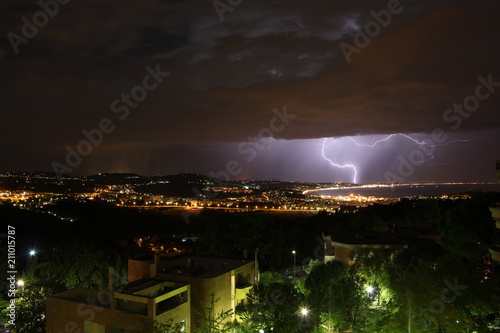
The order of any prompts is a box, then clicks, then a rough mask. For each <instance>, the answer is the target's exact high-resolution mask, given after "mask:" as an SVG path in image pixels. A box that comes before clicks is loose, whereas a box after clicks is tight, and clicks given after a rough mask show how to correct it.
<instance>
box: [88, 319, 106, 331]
mask: <svg viewBox="0 0 500 333" xmlns="http://www.w3.org/2000/svg"><path fill="white" fill-rule="evenodd" d="M83 331H84V333H104V325H101V324H98V323H93V322H91V321H85V322H84V328H83Z"/></svg>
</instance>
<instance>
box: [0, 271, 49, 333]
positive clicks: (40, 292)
mask: <svg viewBox="0 0 500 333" xmlns="http://www.w3.org/2000/svg"><path fill="white" fill-rule="evenodd" d="M51 293H52V290H51V289H50V288H46V287H44V286H43V285H42V284H41V283H40V281H39V280H37V279H32V280H31V281H29V283H28V282H25V285H24V287H22V288H19V289H17V290H16V292H15V301H14V305H15V308H16V319H15V325H14V326H13V327H12V329H15V332H17V333H44V332H45V299H46V298H47V296H48V295H50V294H51ZM7 310H8V309H5V310H4V311H7ZM10 326H11V325H10ZM10 326H9V325H8V326H7V327H10Z"/></svg>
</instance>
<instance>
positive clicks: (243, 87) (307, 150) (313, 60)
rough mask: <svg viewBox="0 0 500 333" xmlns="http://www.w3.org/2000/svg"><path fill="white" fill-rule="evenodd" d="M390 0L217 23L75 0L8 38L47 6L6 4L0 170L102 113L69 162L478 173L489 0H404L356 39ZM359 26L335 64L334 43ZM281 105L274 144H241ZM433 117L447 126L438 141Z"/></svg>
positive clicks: (52, 149) (164, 7) (347, 173)
mask: <svg viewBox="0 0 500 333" xmlns="http://www.w3.org/2000/svg"><path fill="white" fill-rule="evenodd" d="M387 5H388V2H387V1H386V0H359V1H324V0H311V1H289V0H284V1H271V2H270V1H268V0H252V1H250V0H247V1H242V2H240V3H239V5H237V6H236V7H235V8H234V9H233V10H232V11H227V12H225V13H224V17H223V18H224V19H223V20H221V18H220V15H219V14H218V13H217V12H216V10H214V6H213V5H212V2H210V1H201V0H193V1H164V0H150V1H146V2H142V1H136V0H120V1H118V0H88V1H71V2H68V3H67V4H65V5H64V6H61V8H60V9H59V11H58V13H57V14H56V15H53V17H52V16H51V17H50V19H48V21H47V22H46V24H44V25H43V26H40V27H39V28H38V29H37V32H36V33H33V34H31V35H30V36H29V37H26V38H25V40H22V41H21V39H17V41H21V42H19V43H18V44H17V45H15V44H16V43H15V42H13V40H12V38H11V37H12V36H13V35H12V34H17V35H18V36H21V35H23V34H25V32H26V28H25V27H23V24H25V22H26V21H30V20H32V18H33V17H34V16H35V14H36V15H38V16H37V17H41V16H40V14H37V13H39V12H40V10H42V9H41V7H40V5H39V4H38V2H36V1H32V0H6V1H4V3H3V8H4V10H3V11H2V15H3V17H2V20H0V30H1V31H2V34H3V36H6V37H7V38H4V39H2V40H1V41H0V72H1V73H2V75H1V76H0V85H1V87H2V89H0V112H1V115H2V124H4V126H3V129H2V131H0V140H1V142H2V145H0V156H1V160H0V171H13V170H21V171H53V163H54V161H57V162H61V163H63V162H65V160H66V159H67V155H68V147H70V148H72V149H77V147H78V144H79V143H81V142H82V140H86V137H85V134H83V133H89V132H92V131H93V130H95V129H96V128H98V127H99V126H100V125H101V124H102V121H103V119H104V120H105V123H106V120H107V119H109V120H110V122H107V124H108V125H109V128H108V129H109V131H108V132H107V133H105V135H103V137H102V140H101V138H100V136H99V135H95V136H94V141H96V142H98V144H95V145H94V147H91V148H92V149H91V152H90V153H88V154H87V153H85V156H83V158H82V159H81V161H80V162H79V163H73V164H74V165H75V166H74V167H71V171H70V172H71V174H73V175H82V174H92V173H98V172H134V173H138V174H143V175H153V174H173V173H180V172H185V171H189V172H197V173H202V174H209V173H210V172H211V171H212V172H215V173H217V172H219V171H221V170H226V168H227V163H228V162H229V161H231V160H235V161H237V162H238V166H239V167H241V171H240V172H239V173H238V174H237V175H236V174H235V175H234V178H238V179H248V178H254V179H287V180H301V181H316V182H317V181H322V182H331V181H343V182H353V181H357V182H360V183H365V182H387V181H388V180H391V179H393V180H401V179H404V180H406V181H430V180H433V181H476V180H480V181H491V180H492V177H491V173H492V170H493V169H494V166H495V160H497V159H500V143H499V141H498V140H499V138H500V62H499V61H498V55H499V54H500V39H499V38H498V31H500V20H498V17H500V2H498V1H496V0H484V1H479V2H474V1H456V0H432V1H402V2H400V7H401V8H400V9H398V10H397V14H394V15H392V16H391V19H390V22H387V24H384V25H385V26H384V27H383V29H382V28H381V29H380V31H379V32H377V33H376V34H375V35H373V34H372V36H371V37H370V38H369V41H365V42H364V43H362V44H363V45H359V44H360V43H359V38H358V37H356V36H358V33H359V30H360V29H361V30H362V29H364V28H365V27H367V26H368V24H369V23H370V22H375V21H374V16H373V14H372V13H373V12H374V11H375V12H380V11H381V10H385V9H386V8H387ZM398 8H399V7H398ZM47 17H48V16H47ZM373 24H374V23H371V26H373ZM23 31H24V32H23ZM9 36H10V37H9ZM9 38H10V40H9ZM356 38H358V46H357V47H358V48H359V52H355V53H353V54H351V55H350V61H349V62H348V61H346V57H345V54H344V53H343V49H342V48H341V45H345V44H346V43H347V44H349V45H354V46H355V45H356V40H357V39H356ZM13 43H14V45H13ZM148 68H149V69H148ZM155 71H156V72H157V74H156V75H155V74H154V72H155ZM158 72H160V73H167V72H168V73H169V74H168V75H166V74H158ZM148 73H149V74H148ZM145 75H152V77H150V78H149V79H146V77H145ZM478 84H481V85H482V86H481V87H480V88H478ZM141 89H142V90H141ZM146 94H147V96H146ZM130 95H134V96H135V97H136V98H137V100H136V101H135V102H130V104H126V103H125V102H121V103H119V104H115V103H114V102H115V101H116V100H119V99H121V100H122V101H123V96H125V97H126V96H129V97H127V98H130ZM135 97H134V98H135ZM127 105H128V106H127ZM284 106H286V107H287V109H288V112H289V113H290V114H293V115H294V117H293V119H290V122H289V124H286V127H285V128H284V129H282V130H280V131H276V132H274V133H272V134H273V137H274V138H275V140H270V139H267V141H265V140H262V142H258V143H256V144H255V145H254V146H248V143H246V144H245V142H248V141H249V139H248V138H249V137H250V138H251V137H255V136H257V135H258V133H260V131H261V130H262V129H263V128H271V127H270V126H271V124H270V120H271V119H272V117H274V116H275V114H273V111H272V110H274V109H275V108H277V109H279V110H281V109H282V108H283V107H284ZM118 108H119V109H120V111H119V112H115V111H117V109H118ZM124 108H125V109H124ZM471 110H472V111H471ZM105 127H106V126H105ZM111 128H113V130H111ZM438 128H442V129H443V131H444V132H445V133H446V135H447V139H446V140H444V141H443V142H440V143H438V144H433V143H432V142H431V141H430V140H431V139H432V132H433V131H434V130H435V129H438ZM92 133H95V132H92ZM242 144H244V145H245V146H243V148H241V145H242ZM81 147H83V145H81ZM81 147H80V148H81ZM89 150H90V149H87V152H88V151H89ZM239 150H240V151H239ZM241 150H243V151H244V152H243V153H242V152H241ZM252 151H254V152H252ZM415 151H417V153H415ZM418 151H421V152H424V153H423V155H422V156H420V155H419V153H418ZM425 151H427V152H428V153H425ZM404 160H408V161H413V164H418V165H416V166H410V167H408V166H407V168H406V169H405V168H404V167H402V166H401V165H403V164H405V162H404ZM407 169H408V170H407ZM238 170H239V169H238Z"/></svg>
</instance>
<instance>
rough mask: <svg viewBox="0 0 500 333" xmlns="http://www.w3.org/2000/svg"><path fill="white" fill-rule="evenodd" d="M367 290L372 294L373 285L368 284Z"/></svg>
mask: <svg viewBox="0 0 500 333" xmlns="http://www.w3.org/2000/svg"><path fill="white" fill-rule="evenodd" d="M366 292H367V293H368V294H371V293H372V292H373V287H372V286H368V287H366Z"/></svg>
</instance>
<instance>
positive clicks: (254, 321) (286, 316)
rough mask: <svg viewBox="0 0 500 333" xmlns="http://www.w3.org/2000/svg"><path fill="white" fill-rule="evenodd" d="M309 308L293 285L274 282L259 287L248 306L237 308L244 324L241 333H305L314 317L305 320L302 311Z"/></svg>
mask: <svg viewBox="0 0 500 333" xmlns="http://www.w3.org/2000/svg"><path fill="white" fill-rule="evenodd" d="M301 306H302V307H304V306H306V304H304V303H303V300H302V298H301V296H300V295H299V294H298V293H297V290H296V289H295V288H294V287H293V285H291V284H286V283H270V284H259V285H257V286H255V287H254V288H253V289H252V290H251V291H250V293H249V295H248V303H247V304H240V305H239V306H238V307H237V314H238V316H239V317H240V319H241V321H240V322H238V323H237V328H238V329H239V331H240V332H258V331H259V330H263V331H264V332H276V333H294V332H301V331H303V330H304V329H305V328H306V327H308V326H310V324H312V323H314V319H313V318H301V317H300V313H299V310H300V308H301Z"/></svg>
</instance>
